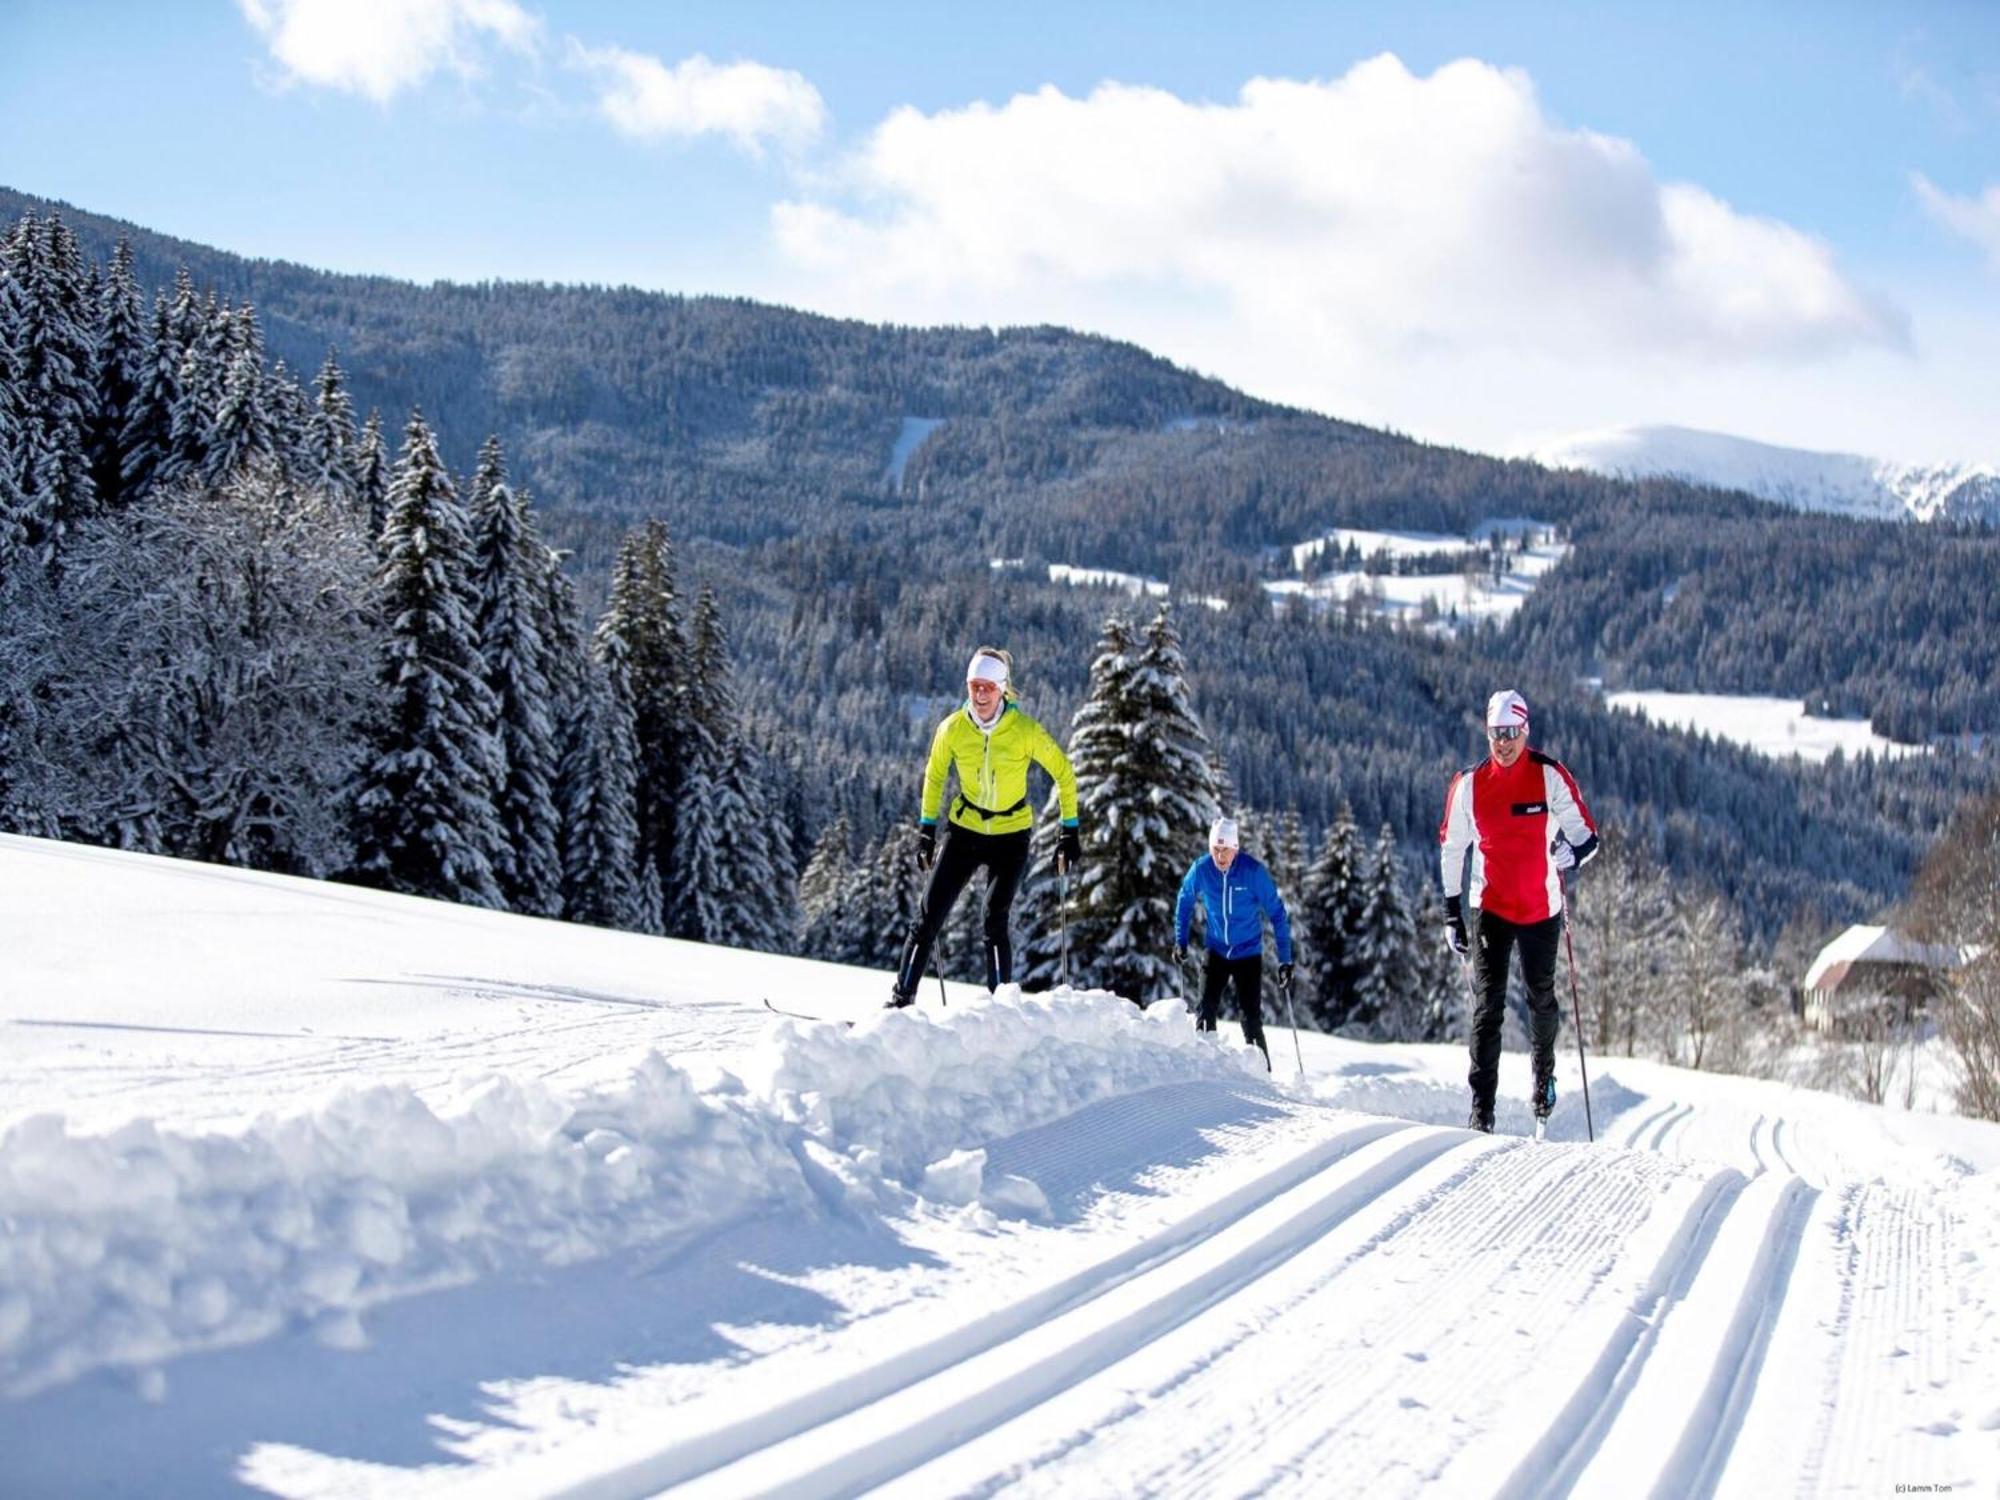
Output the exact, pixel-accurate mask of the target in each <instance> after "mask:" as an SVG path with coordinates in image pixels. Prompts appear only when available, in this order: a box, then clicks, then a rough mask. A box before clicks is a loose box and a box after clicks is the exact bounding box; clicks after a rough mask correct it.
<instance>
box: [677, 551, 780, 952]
mask: <svg viewBox="0 0 2000 1500" xmlns="http://www.w3.org/2000/svg"><path fill="white" fill-rule="evenodd" d="M690 634H691V639H690V641H689V653H688V681H687V697H686V703H687V708H688V713H687V717H686V719H685V721H684V725H683V733H682V747H683V748H682V754H683V757H684V761H683V764H684V770H683V773H682V779H681V786H680V801H679V805H678V807H677V808H676V809H675V817H674V837H675V843H674V857H673V865H672V880H671V883H670V885H669V887H668V889H669V890H670V891H671V892H672V898H671V903H670V904H671V907H672V910H671V913H670V916H669V920H668V925H669V927H670V929H671V930H672V931H673V932H674V933H675V935H676V936H680V937H687V938H692V939H694V940H695V941H697V942H703V943H721V944H724V945H726V946H729V947H736V948H750V947H765V946H770V945H771V944H772V943H773V942H774V941H775V939H776V937H777V933H776V931H775V928H774V924H773V923H772V922H771V921H770V920H768V915H767V912H766V907H767V904H768V902H769V899H770V897H769V892H770V890H771V888H772V886H773V885H774V884H775V883H776V878H777V877H776V872H775V871H774V870H773V869H772V868H771V859H770V846H769V843H768V841H767V840H765V838H764V837H763V830H764V820H763V819H762V818H761V817H759V816H757V814H756V811H755V810H754V809H753V808H752V807H751V806H749V805H748V804H747V803H746V801H745V799H744V791H745V787H744V784H743V777H744V771H745V763H744V760H743V747H742V737H741V733H740V730H739V727H738V725H737V722H736V703H735V697H734V694H733V692H732V691H731V689H730V686H729V663H728V657H727V643H726V641H725V639H724V636H723V629H722V616H721V612H720V610H719V609H718V608H717V606H716V602H715V595H714V593H713V592H712V591H711V590H709V589H703V590H702V591H701V593H700V595H699V596H698V597H697V598H696V599H695V606H694V618H693V620H692V621H691V625H690Z"/></svg>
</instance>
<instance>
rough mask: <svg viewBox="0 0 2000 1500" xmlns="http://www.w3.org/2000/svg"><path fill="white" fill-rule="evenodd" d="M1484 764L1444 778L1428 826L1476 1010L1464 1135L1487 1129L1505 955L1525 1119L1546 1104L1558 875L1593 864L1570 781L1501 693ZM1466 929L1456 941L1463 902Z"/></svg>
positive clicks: (1452, 936) (1550, 1084)
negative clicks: (1523, 1001)
mask: <svg viewBox="0 0 2000 1500" xmlns="http://www.w3.org/2000/svg"><path fill="white" fill-rule="evenodd" d="M1486 740H1487V745H1488V747H1489V751H1490V753H1489V754H1488V756H1487V758H1486V759H1485V760H1484V761H1482V762H1481V763H1480V764H1479V765H1477V766H1475V767H1473V768H1472V769H1471V770H1469V771H1461V772H1459V773H1458V774H1457V775H1456V776H1454V777H1452V779H1451V789H1450V790H1449V791H1447V792H1446V793H1445V798H1444V821H1443V822H1441V823H1440V824H1438V844H1439V846H1440V852H1439V859H1438V862H1439V866H1440V869H1441V872H1442V874H1443V877H1444V908H1445V937H1446V941H1448V942H1449V943H1450V944H1451V947H1452V951H1453V952H1454V953H1456V954H1458V955H1459V957H1461V958H1463V957H1464V956H1465V955H1466V952H1467V950H1468V948H1469V949H1470V951H1471V954H1472V975H1473V983H1474V986H1475V988H1476V989H1477V991H1478V1003H1477V1005H1476V1006H1475V1008H1474V1010H1473V1013H1472V1072H1471V1074H1470V1075H1469V1078H1468V1081H1469V1082H1470V1083H1471V1085H1472V1118H1471V1120H1470V1121H1469V1123H1470V1125H1471V1126H1472V1128H1473V1129H1474V1130H1491V1129H1492V1128H1493V1092H1494V1088H1495V1086H1496V1085H1497V1083H1498V1081H1499V1074H1500V1023H1501V1020H1502V1019H1503V1018H1504V1016H1505V1013H1506V1009H1505V1008H1506V1003H1507V955H1508V953H1509V952H1510V951H1511V950H1512V949H1514V948H1517V947H1518V948H1519V949H1520V950H1521V980H1522V983H1523V984H1525V985H1526V986H1527V990H1528V1017H1529V1032H1530V1040H1531V1041H1532V1043H1533V1047H1534V1068H1535V1093H1534V1109H1535V1118H1536V1119H1538V1120H1545V1119H1547V1118H1548V1115H1549V1111H1550V1110H1551V1109H1553V1108H1554V1107H1555V1101H1556V1027H1557V1023H1558V1022H1559V1021H1560V1020H1561V1016H1562V1013H1561V1011H1560V1010H1559V1009H1558V1008H1557V1006H1556V947H1557V944H1558V943H1559V942H1560V940H1561V937H1562V924H1563V884H1562V873H1563V872H1564V871H1565V870H1572V869H1575V868H1576V867H1577V866H1579V865H1581V864H1583V863H1585V862H1586V861H1587V860H1589V859H1590V857H1591V856H1592V855H1594V854H1596V853H1597V825H1596V824H1595V823H1593V822H1592V821H1591V817H1590V810H1589V809H1588V808H1586V807H1585V806H1584V805H1583V793H1582V792H1581V791H1579V790H1578V789H1577V784H1576V778H1575V777H1573V776H1571V775H1570V774H1569V772H1568V771H1567V770H1566V769H1564V767H1563V764H1562V762H1561V761H1559V760H1556V759H1554V758H1553V757H1551V756H1547V755H1543V754H1542V753H1541V752H1540V751H1537V750H1531V749H1529V748H1528V704H1527V701H1526V700H1525V699H1523V698H1522V697H1521V695H1520V694H1519V693H1517V692H1514V691H1512V690H1511V689H1503V690H1501V691H1500V692H1497V693H1495V694H1494V695H1493V696H1492V697H1491V698H1489V699H1488V700H1487V702H1486ZM1468 901H1469V902H1470V904H1471V907H1472V912H1473V919H1474V922H1475V927H1474V932H1473V936H1472V939H1471V940H1470V941H1468V938H1467V934H1466V912H1465V907H1466V904H1467V902H1468Z"/></svg>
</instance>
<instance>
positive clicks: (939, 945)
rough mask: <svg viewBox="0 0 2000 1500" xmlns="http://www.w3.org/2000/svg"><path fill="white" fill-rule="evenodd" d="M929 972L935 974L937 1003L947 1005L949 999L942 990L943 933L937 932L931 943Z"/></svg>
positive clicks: (949, 1002)
mask: <svg viewBox="0 0 2000 1500" xmlns="http://www.w3.org/2000/svg"><path fill="white" fill-rule="evenodd" d="M931 972H932V973H933V974H935V975H937V982H938V1004H939V1005H945V1006H948V1005H950V1004H951V1001H950V1000H949V999H948V998H947V997H946V995H945V992H944V933H943V932H941V931H940V932H939V933H938V935H937V938H936V940H935V941H933V942H932V944H931Z"/></svg>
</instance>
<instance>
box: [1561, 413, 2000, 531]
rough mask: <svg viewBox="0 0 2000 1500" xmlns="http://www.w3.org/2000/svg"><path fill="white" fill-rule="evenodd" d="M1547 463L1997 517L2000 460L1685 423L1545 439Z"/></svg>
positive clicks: (1829, 504)
mask: <svg viewBox="0 0 2000 1500" xmlns="http://www.w3.org/2000/svg"><path fill="white" fill-rule="evenodd" d="M1528 456H1529V457H1531V458H1533V459H1534V460H1535V461H1536V462H1538V463H1542V464H1546V465H1548V466H1549V467H1550V468H1552V469H1585V470H1588V471H1590V472H1591V473H1594V474H1605V475H1609V476H1611V477H1612V478H1617V479H1648V478H1671V479H1684V480H1687V481H1689V482H1690V483H1693V484H1706V485H1713V486H1714V487H1715V488H1717V489H1725V490H1741V491H1743V492H1744V493H1745V494H1749V495H1755V496H1757V497H1758V498H1759V499H1762V500H1769V501H1772V502H1774V503H1775V504H1778V505H1785V506H1789V507H1790V508H1792V509H1793V510H1813V511H1826V512H1828V513H1830V514H1833V515H1841V516H1854V517H1857V518H1859V519H1862V520H1877V521H1904V520H1915V521H1937V520H1945V521H1985V522H1988V523H1994V522H2000V468H1997V467H1995V466H1994V465H1993V464H1990V463H1984V464H1982V463H1936V464H1911V463H1893V462H1890V461H1888V460H1885V459H1879V458H1865V457H1862V456H1861V455H1859V454H1854V453H1814V452H1811V451H1809V450H1807V449H1803V448H1781V447H1777V446H1775V445H1773V444H1770V443H1758V442H1753V441H1751V440H1750V439H1748V438H1740V437H1731V436H1729V435H1728V434H1726V433H1720V432H1698V431H1695V430H1693V429H1691V428H1687V427H1610V428H1604V429H1601V430H1598V431H1595V432H1579V433H1574V434H1572V435H1571V436H1569V437H1565V438H1560V439H1557V440H1556V441H1554V442H1550V443H1545V444H1542V445H1541V446H1540V447H1537V448H1536V449H1534V450H1533V452H1531V453H1530V454H1529V455H1528Z"/></svg>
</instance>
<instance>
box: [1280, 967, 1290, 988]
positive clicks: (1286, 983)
mask: <svg viewBox="0 0 2000 1500" xmlns="http://www.w3.org/2000/svg"><path fill="white" fill-rule="evenodd" d="M1291 987H1292V966H1291V965H1290V964H1279V965H1278V988H1279V989H1281V990H1289V989H1290V988H1291Z"/></svg>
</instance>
